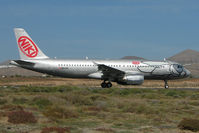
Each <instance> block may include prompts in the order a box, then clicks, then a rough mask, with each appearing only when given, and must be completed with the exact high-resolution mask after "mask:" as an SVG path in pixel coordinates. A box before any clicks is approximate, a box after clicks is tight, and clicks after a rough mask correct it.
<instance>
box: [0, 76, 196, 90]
mask: <svg viewBox="0 0 199 133" xmlns="http://www.w3.org/2000/svg"><path fill="white" fill-rule="evenodd" d="M101 82H102V81H101V80H94V79H71V78H56V77H49V78H42V77H6V78H0V86H23V85H33V86H78V87H100V84H101ZM168 84H169V86H170V88H199V79H183V80H171V81H168ZM113 87H117V88H146V87H147V88H164V81H162V80H145V81H144V84H142V85H118V84H117V83H113Z"/></svg>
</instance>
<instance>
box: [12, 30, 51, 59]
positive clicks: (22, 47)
mask: <svg viewBox="0 0 199 133" xmlns="http://www.w3.org/2000/svg"><path fill="white" fill-rule="evenodd" d="M14 32H15V36H16V40H17V45H18V48H19V54H20V58H21V59H22V60H29V59H47V58H48V57H47V56H46V55H45V54H44V53H43V52H42V51H41V50H40V49H39V47H38V46H37V44H36V43H35V42H34V41H33V40H32V39H31V37H30V36H29V35H28V34H27V33H26V31H25V30H24V29H22V28H15V29H14Z"/></svg>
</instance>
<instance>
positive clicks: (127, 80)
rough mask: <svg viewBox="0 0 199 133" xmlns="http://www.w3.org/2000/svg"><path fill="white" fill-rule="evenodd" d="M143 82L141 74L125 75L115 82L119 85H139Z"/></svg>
mask: <svg viewBox="0 0 199 133" xmlns="http://www.w3.org/2000/svg"><path fill="white" fill-rule="evenodd" d="M143 82H144V76H143V75H125V76H124V77H123V78H122V79H121V80H118V81H117V83H118V84H121V85H141V84H142V83H143Z"/></svg>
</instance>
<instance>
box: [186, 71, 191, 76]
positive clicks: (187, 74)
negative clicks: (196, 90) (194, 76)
mask: <svg viewBox="0 0 199 133" xmlns="http://www.w3.org/2000/svg"><path fill="white" fill-rule="evenodd" d="M185 73H186V76H185V77H189V76H190V75H191V72H190V71H189V70H187V69H185Z"/></svg>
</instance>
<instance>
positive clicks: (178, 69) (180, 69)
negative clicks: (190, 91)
mask: <svg viewBox="0 0 199 133" xmlns="http://www.w3.org/2000/svg"><path fill="white" fill-rule="evenodd" d="M173 67H174V69H175V70H176V71H177V72H178V73H181V72H182V71H183V66H182V65H179V64H174V65H173Z"/></svg>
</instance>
